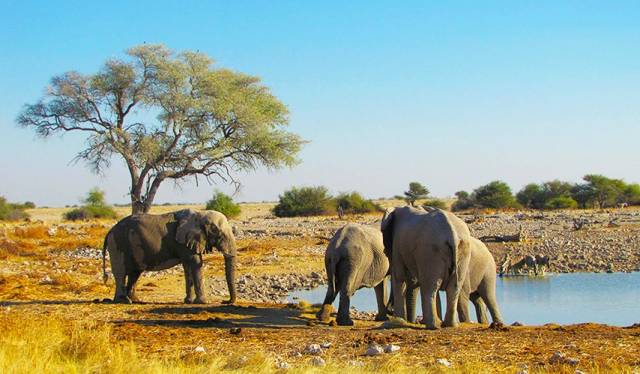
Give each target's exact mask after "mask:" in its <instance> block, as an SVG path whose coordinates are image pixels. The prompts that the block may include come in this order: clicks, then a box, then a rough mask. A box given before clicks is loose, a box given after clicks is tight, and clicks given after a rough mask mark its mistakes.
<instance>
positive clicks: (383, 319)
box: [375, 313, 389, 321]
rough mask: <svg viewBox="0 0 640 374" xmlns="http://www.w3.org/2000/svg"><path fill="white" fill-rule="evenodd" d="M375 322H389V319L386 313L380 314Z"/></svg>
mask: <svg viewBox="0 0 640 374" xmlns="http://www.w3.org/2000/svg"><path fill="white" fill-rule="evenodd" d="M375 320H376V321H388V320H389V317H387V314H386V313H382V314H380V313H378V314H376V318H375Z"/></svg>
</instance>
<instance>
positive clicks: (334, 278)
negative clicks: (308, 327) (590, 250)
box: [318, 207, 502, 329]
mask: <svg viewBox="0 0 640 374" xmlns="http://www.w3.org/2000/svg"><path fill="white" fill-rule="evenodd" d="M325 266H326V271H327V276H328V280H329V286H328V287H327V294H326V297H325V300H324V302H323V306H322V309H321V311H320V312H319V313H318V318H320V319H321V320H327V319H328V318H329V311H330V310H331V308H330V305H331V304H332V303H333V301H334V300H335V297H336V296H337V294H338V293H340V303H339V308H338V315H337V318H336V322H337V324H338V325H352V324H353V321H352V320H351V319H350V318H349V303H350V297H351V296H352V295H353V294H354V292H355V291H356V290H357V289H359V288H362V287H375V291H376V301H377V303H378V314H377V315H376V320H383V319H386V315H387V312H389V309H393V315H394V316H396V317H400V318H404V319H406V320H407V321H409V322H415V321H416V300H417V295H418V293H419V294H420V298H421V302H422V309H423V310H422V313H423V319H422V323H424V324H425V325H426V327H427V328H432V329H435V328H438V327H440V326H445V327H446V326H450V327H453V326H456V325H457V324H458V321H462V322H470V316H469V311H468V309H469V308H468V305H469V301H471V302H472V303H473V304H474V307H475V309H476V315H477V318H478V322H481V323H487V322H488V319H487V316H486V312H485V306H486V308H488V310H489V313H490V314H491V318H492V320H493V322H495V323H502V317H501V315H500V310H499V308H498V304H497V302H496V292H495V287H496V264H495V261H494V260H493V256H492V255H491V253H490V252H489V250H488V249H487V247H486V246H485V245H484V244H483V243H482V242H481V241H480V240H478V239H476V238H473V237H472V236H471V234H470V233H469V228H468V227H467V225H466V223H464V221H462V220H461V219H460V218H458V217H457V216H455V215H454V214H452V213H449V212H446V211H443V210H440V209H434V208H428V209H422V208H413V207H402V208H395V209H393V210H388V211H387V212H386V213H385V215H384V217H383V219H382V222H381V224H380V228H374V227H371V226H362V225H355V224H348V225H346V226H345V227H343V228H341V229H340V230H338V232H336V234H335V236H334V237H333V238H332V239H331V241H330V242H329V245H328V247H327V251H326V253H325ZM387 276H391V284H392V290H391V297H390V298H389V299H390V300H389V302H390V304H392V308H389V307H388V306H387V304H386V300H387V295H386V279H387ZM439 291H444V292H445V293H446V301H447V303H446V312H445V315H444V320H441V319H442V317H441V311H440V298H439Z"/></svg>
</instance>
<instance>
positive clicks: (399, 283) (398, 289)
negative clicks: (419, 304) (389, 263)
mask: <svg viewBox="0 0 640 374" xmlns="http://www.w3.org/2000/svg"><path fill="white" fill-rule="evenodd" d="M407 279H408V278H407V270H406V269H405V268H404V266H403V265H402V264H395V265H393V269H392V271H391V285H392V290H391V292H392V295H393V316H394V317H397V318H402V319H406V318H407V313H406V309H405V300H406V295H405V292H406V288H407Z"/></svg>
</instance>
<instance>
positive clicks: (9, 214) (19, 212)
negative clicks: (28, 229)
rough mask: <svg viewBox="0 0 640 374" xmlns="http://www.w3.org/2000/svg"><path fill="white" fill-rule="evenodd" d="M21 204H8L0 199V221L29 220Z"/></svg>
mask: <svg viewBox="0 0 640 374" xmlns="http://www.w3.org/2000/svg"><path fill="white" fill-rule="evenodd" d="M24 209H25V207H24V205H21V204H10V203H8V202H7V199H5V198H4V197H0V221H21V220H24V219H27V218H29V215H28V214H27V213H26V212H25V211H24Z"/></svg>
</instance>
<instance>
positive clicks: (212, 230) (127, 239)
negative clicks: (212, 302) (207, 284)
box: [102, 209, 236, 304]
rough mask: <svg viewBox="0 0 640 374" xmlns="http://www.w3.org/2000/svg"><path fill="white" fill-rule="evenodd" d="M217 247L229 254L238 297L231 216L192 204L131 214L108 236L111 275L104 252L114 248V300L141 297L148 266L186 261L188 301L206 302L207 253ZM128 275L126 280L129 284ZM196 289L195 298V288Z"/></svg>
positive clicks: (232, 290) (228, 270)
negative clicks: (142, 277)
mask: <svg viewBox="0 0 640 374" xmlns="http://www.w3.org/2000/svg"><path fill="white" fill-rule="evenodd" d="M213 248H216V249H218V250H219V251H220V252H222V255H223V256H224V265H225V275H226V280H227V286H228V288H229V296H230V300H229V301H228V302H227V303H234V302H235V300H236V286H235V278H236V275H235V268H236V243H235V238H234V236H233V231H232V229H231V226H230V225H229V223H228V222H227V219H226V217H225V216H224V215H223V214H222V213H219V212H216V211H206V212H196V211H193V210H190V209H185V210H180V211H177V212H173V213H167V214H161V215H152V214H139V215H132V216H128V217H126V218H124V219H122V220H121V221H119V222H118V223H117V224H116V225H115V226H114V227H113V228H111V230H109V232H108V233H107V236H106V237H105V242H104V247H103V250H102V268H103V272H104V277H105V281H106V280H107V273H106V261H105V252H106V250H109V256H110V258H111V271H112V273H113V277H114V278H115V283H116V292H115V297H114V302H121V303H131V302H132V301H138V298H137V297H136V295H135V286H136V282H137V281H138V278H139V277H140V275H141V274H142V272H144V271H158V270H164V269H168V268H171V267H173V266H175V265H178V264H182V266H183V268H184V278H185V286H186V287H185V288H186V296H185V298H184V302H185V303H188V304H189V303H196V304H202V303H206V298H205V295H204V293H205V290H204V285H203V274H202V265H203V261H202V255H203V254H205V253H210V252H212V251H213ZM125 280H126V285H125ZM194 289H195V298H194V295H193V291H194Z"/></svg>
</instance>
